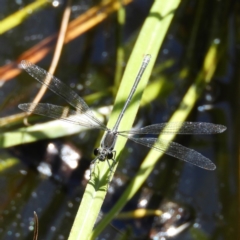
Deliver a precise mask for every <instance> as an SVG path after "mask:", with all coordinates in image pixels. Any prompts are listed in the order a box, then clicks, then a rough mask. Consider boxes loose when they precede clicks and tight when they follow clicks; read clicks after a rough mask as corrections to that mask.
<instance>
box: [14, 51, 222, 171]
mask: <svg viewBox="0 0 240 240" xmlns="http://www.w3.org/2000/svg"><path fill="white" fill-rule="evenodd" d="M150 59H151V56H150V55H145V56H144V59H143V61H142V64H141V67H140V69H139V72H138V74H137V77H136V79H135V82H134V84H133V87H132V89H131V90H130V93H129V96H128V98H127V100H126V102H125V105H124V107H123V109H122V111H121V113H120V114H119V116H118V119H117V121H116V123H115V126H114V127H113V129H109V128H107V127H106V126H105V125H104V124H103V123H102V122H101V121H100V120H98V119H97V118H96V117H95V116H94V114H93V112H92V111H91V110H90V108H89V107H88V105H87V104H86V103H85V102H84V100H83V99H82V98H81V97H80V96H78V94H77V93H76V92H74V91H73V90H72V89H71V88H70V87H68V86H67V85H65V84H64V83H62V82H61V81H60V80H59V79H57V78H56V77H54V76H52V75H51V74H50V73H48V72H47V71H45V70H44V69H42V68H40V67H38V66H36V65H34V64H32V63H30V62H28V61H22V62H21V66H22V68H23V69H24V70H25V71H26V72H27V73H28V74H29V75H31V76H32V77H33V78H35V79H36V80H37V81H39V82H40V83H41V84H43V85H46V86H47V87H48V88H49V89H50V90H51V91H52V92H54V93H55V94H57V95H59V96H60V97H62V98H63V99H64V100H65V101H66V102H68V103H69V104H70V105H71V106H72V107H73V108H74V109H75V110H71V109H69V108H65V107H62V106H56V105H53V104H49V103H23V104H20V105H19V106H18V107H19V108H20V109H22V110H23V111H26V112H32V113H36V114H39V115H42V116H47V117H50V118H54V119H61V120H64V121H67V122H70V123H73V124H78V125H81V126H84V127H87V128H92V129H94V128H95V129H101V130H104V131H105V132H106V133H105V134H104V136H103V138H102V140H101V144H100V147H99V148H97V149H95V150H94V154H95V156H96V158H95V159H94V160H92V162H91V163H92V164H95V162H96V161H97V160H99V161H105V160H107V162H108V165H109V168H110V170H112V168H111V165H110V163H109V160H113V161H115V154H114V153H115V151H114V147H115V144H116V140H117V137H118V136H122V137H125V138H128V139H130V140H132V141H134V142H136V143H139V144H141V145H144V146H146V147H149V148H153V149H154V150H157V151H160V152H164V153H165V154H168V155H170V156H173V157H175V158H178V159H180V160H184V161H186V162H189V163H191V164H194V165H196V166H198V167H200V168H204V169H207V170H214V169H215V168H216V166H215V164H214V163H213V162H212V161H211V160H210V159H208V158H206V157H204V156H203V155H202V154H200V153H198V152H196V151H194V150H193V149H189V148H186V147H184V146H182V145H180V144H178V143H175V142H171V141H165V140H162V139H158V138H152V137H135V136H134V135H144V134H154V135H158V134H159V133H162V134H165V133H166V134H213V133H221V132H223V131H225V130H226V127H225V126H223V125H217V124H213V123H205V122H175V123H172V122H171V123H158V124H153V125H149V126H146V127H143V128H140V129H132V130H126V131H118V127H119V124H120V122H121V119H122V117H123V116H124V113H125V111H126V108H127V106H128V105H129V103H130V101H131V99H132V96H133V94H134V92H135V90H136V88H137V86H138V83H139V81H140V79H141V77H142V75H143V73H144V71H145V69H146V67H147V65H148V63H149V61H150Z"/></svg>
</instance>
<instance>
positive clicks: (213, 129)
mask: <svg viewBox="0 0 240 240" xmlns="http://www.w3.org/2000/svg"><path fill="white" fill-rule="evenodd" d="M226 129H227V128H226V127H225V126H223V125H218V124H213V123H205V122H171V123H158V124H153V125H149V126H146V127H143V128H139V129H131V130H129V131H121V132H120V133H125V134H159V133H164V134H174V133H177V134H213V133H221V132H224V131H225V130H226Z"/></svg>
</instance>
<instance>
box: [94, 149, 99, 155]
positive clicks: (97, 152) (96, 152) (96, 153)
mask: <svg viewBox="0 0 240 240" xmlns="http://www.w3.org/2000/svg"><path fill="white" fill-rule="evenodd" d="M93 154H94V155H95V156H97V155H98V154H99V149H98V148H95V149H94V151H93Z"/></svg>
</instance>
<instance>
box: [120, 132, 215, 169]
mask: <svg viewBox="0 0 240 240" xmlns="http://www.w3.org/2000/svg"><path fill="white" fill-rule="evenodd" d="M123 136H124V135H123ZM125 137H127V136H125ZM128 138H129V139H130V140H132V141H134V142H136V143H139V144H141V145H144V146H146V147H149V148H153V149H155V150H157V151H159V152H164V153H165V154H167V155H170V156H172V157H175V158H178V159H180V160H183V161H186V162H189V163H191V164H194V165H196V166H198V167H200V168H204V169H207V170H214V169H215V168H216V166H215V164H214V163H213V162H212V161H211V160H210V159H208V158H206V157H204V156H203V155H202V154H200V153H199V152H196V151H194V150H193V149H190V148H186V147H184V146H182V145H180V144H178V143H175V142H168V141H164V140H159V139H157V138H134V137H129V136H128Z"/></svg>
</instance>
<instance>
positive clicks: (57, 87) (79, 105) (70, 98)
mask: <svg viewBox="0 0 240 240" xmlns="http://www.w3.org/2000/svg"><path fill="white" fill-rule="evenodd" d="M21 66H22V68H23V69H24V70H25V71H26V72H27V73H28V74H29V75H30V76H32V77H33V78H35V79H36V80H37V81H39V82H40V83H41V84H43V85H46V86H47V87H48V88H49V89H50V90H51V91H53V92H54V93H55V94H57V95H58V96H60V97H62V98H63V99H64V100H65V101H66V102H68V103H69V104H70V105H71V106H73V107H74V108H76V109H77V110H78V112H80V113H84V114H86V115H87V116H88V117H89V118H91V120H92V121H94V122H96V123H97V124H98V125H101V126H102V127H104V125H103V124H102V123H101V122H100V121H99V120H98V119H97V118H95V117H94V114H93V112H92V111H91V110H90V108H89V107H88V105H87V104H86V103H85V102H84V100H83V99H82V98H81V97H80V96H79V95H78V94H77V93H76V92H74V91H73V90H72V89H71V88H70V87H68V86H67V85H66V84H64V83H63V82H61V81H60V80H59V79H58V78H56V77H54V76H53V75H52V74H50V73H48V72H47V71H45V70H44V69H42V68H40V67H38V66H36V65H34V64H32V63H30V62H28V61H26V60H23V61H21ZM44 116H45V115H44Z"/></svg>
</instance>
